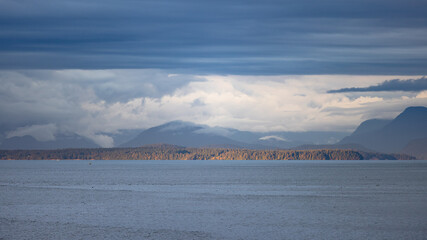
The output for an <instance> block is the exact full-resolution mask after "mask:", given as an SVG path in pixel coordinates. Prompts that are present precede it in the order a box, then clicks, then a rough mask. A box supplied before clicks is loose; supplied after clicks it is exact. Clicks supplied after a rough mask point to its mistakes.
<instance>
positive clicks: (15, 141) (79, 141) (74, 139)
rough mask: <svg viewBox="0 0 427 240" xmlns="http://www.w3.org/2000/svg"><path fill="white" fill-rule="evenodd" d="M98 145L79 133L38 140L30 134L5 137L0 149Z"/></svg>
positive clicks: (90, 146)
mask: <svg viewBox="0 0 427 240" xmlns="http://www.w3.org/2000/svg"><path fill="white" fill-rule="evenodd" d="M99 147H100V146H99V145H98V144H96V143H94V142H93V141H92V140H90V139H88V138H84V137H81V136H79V135H76V134H73V135H59V136H57V137H56V138H55V139H54V140H50V141H39V140H37V139H35V138H34V137H32V136H29V135H25V136H22V137H11V138H6V139H4V140H3V142H2V143H1V144H0V149H8V150H19V149H25V150H31V149H63V148H99Z"/></svg>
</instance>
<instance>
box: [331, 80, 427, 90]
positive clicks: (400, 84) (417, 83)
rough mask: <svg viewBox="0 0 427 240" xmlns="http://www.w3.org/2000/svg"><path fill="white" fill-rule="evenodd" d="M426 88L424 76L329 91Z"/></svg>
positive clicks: (426, 82)
mask: <svg viewBox="0 0 427 240" xmlns="http://www.w3.org/2000/svg"><path fill="white" fill-rule="evenodd" d="M424 90H427V78H425V77H422V78H419V79H409V80H400V79H393V80H388V81H384V82H382V83H380V84H378V85H375V86H369V87H352V88H341V89H337V90H329V91H328V93H346V92H394V91H407V92H422V91H424Z"/></svg>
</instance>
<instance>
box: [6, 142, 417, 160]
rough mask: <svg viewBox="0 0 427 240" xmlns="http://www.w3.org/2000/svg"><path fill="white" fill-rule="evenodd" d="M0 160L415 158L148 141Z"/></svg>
mask: <svg viewBox="0 0 427 240" xmlns="http://www.w3.org/2000/svg"><path fill="white" fill-rule="evenodd" d="M0 159H1V160H58V159H59V160H66V159H69V160H370V159H389V160H397V159H415V158H414V157H412V156H408V155H404V154H383V153H368V152H363V151H357V150H346V149H320V150H251V149H232V148H186V147H179V146H175V145H166V144H160V145H149V146H142V147H138V148H91V149H58V150H0Z"/></svg>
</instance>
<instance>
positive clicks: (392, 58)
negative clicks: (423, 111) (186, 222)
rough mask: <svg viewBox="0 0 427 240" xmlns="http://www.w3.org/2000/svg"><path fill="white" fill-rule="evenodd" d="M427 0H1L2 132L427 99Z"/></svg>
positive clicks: (304, 113)
mask: <svg viewBox="0 0 427 240" xmlns="http://www.w3.org/2000/svg"><path fill="white" fill-rule="evenodd" d="M426 12H427V2H426V1H422V0H407V1H396V0H359V1H341V0H325V1H317V0H300V1H286V0H282V1H276V0H271V1H270V0H266V1H240V0H237V1H222V0H217V1H206V0H182V1H166V0H156V1H135V0H121V1H118V0H103V1H100V0H93V1H80V0H73V1H65V0H40V1H27V0H1V1H0V29H1V30H0V114H1V116H2V117H1V118H0V134H1V135H0V137H1V138H0V140H1V139H5V138H10V137H13V136H24V135H31V136H34V137H35V138H36V139H38V140H40V141H48V140H53V139H55V137H56V136H58V135H59V134H65V133H74V134H78V135H81V136H84V137H88V138H90V139H92V140H94V141H95V142H97V143H98V144H100V145H102V146H112V145H113V144H114V143H113V140H112V138H111V137H109V136H108V134H111V133H117V132H120V131H121V130H123V129H145V128H149V127H153V126H156V125H159V124H162V123H165V122H168V121H172V120H184V121H192V122H196V123H201V124H207V125H210V126H223V127H232V128H237V129H240V130H250V131H312V130H317V131H331V130H333V131H348V132H350V131H352V130H354V128H355V127H357V125H358V124H360V122H361V121H363V120H366V119H370V118H393V117H395V116H396V115H397V114H399V113H400V112H402V111H403V110H404V109H405V108H406V107H408V106H426V105H427V79H426V78H425V75H426V72H427V16H426V14H425V13H426Z"/></svg>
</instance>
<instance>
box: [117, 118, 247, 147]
mask: <svg viewBox="0 0 427 240" xmlns="http://www.w3.org/2000/svg"><path fill="white" fill-rule="evenodd" d="M206 129H208V127H207V126H203V125H198V124H194V123H191V122H184V121H173V122H169V123H166V124H163V125H160V126H157V127H153V128H150V129H147V130H145V131H143V132H142V133H140V134H139V135H138V136H136V137H135V138H134V139H132V140H130V141H128V142H126V143H124V144H122V145H121V146H120V147H139V146H143V145H147V144H159V143H165V144H173V145H181V146H186V147H206V146H217V145H233V146H238V147H239V146H243V145H245V144H244V143H240V142H238V141H234V140H232V139H229V138H227V137H224V136H221V135H218V134H215V133H214V132H213V131H206Z"/></svg>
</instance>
